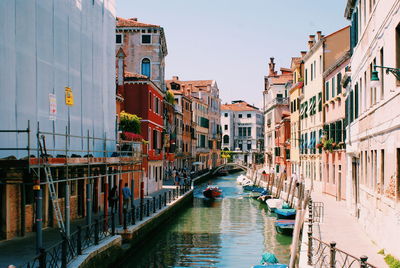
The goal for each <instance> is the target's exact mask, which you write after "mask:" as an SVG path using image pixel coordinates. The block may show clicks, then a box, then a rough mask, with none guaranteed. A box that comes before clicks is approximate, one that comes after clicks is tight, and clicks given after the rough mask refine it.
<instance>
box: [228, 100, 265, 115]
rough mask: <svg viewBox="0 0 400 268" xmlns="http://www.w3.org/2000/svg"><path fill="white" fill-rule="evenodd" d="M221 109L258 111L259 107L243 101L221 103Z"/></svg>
mask: <svg viewBox="0 0 400 268" xmlns="http://www.w3.org/2000/svg"><path fill="white" fill-rule="evenodd" d="M221 110H230V111H238V112H239V111H259V109H258V108H257V107H255V106H253V105H250V104H248V103H247V102H245V101H242V102H236V103H232V104H223V105H221Z"/></svg>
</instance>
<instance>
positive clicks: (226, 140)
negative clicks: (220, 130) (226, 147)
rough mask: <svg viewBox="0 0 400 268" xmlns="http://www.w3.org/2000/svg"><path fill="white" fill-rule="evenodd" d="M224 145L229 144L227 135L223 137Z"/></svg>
mask: <svg viewBox="0 0 400 268" xmlns="http://www.w3.org/2000/svg"><path fill="white" fill-rule="evenodd" d="M224 143H229V136H228V135H224Z"/></svg>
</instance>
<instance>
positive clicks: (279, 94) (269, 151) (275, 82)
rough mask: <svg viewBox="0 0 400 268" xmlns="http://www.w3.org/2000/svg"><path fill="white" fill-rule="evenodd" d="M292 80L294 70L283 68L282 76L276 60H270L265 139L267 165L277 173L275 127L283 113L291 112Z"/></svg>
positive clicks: (265, 83)
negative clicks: (278, 70)
mask: <svg viewBox="0 0 400 268" xmlns="http://www.w3.org/2000/svg"><path fill="white" fill-rule="evenodd" d="M291 80H292V70H291V69H287V68H281V74H278V72H277V71H275V62H274V58H270V63H269V74H268V76H265V77H264V87H265V88H264V92H263V103H264V104H263V105H264V122H265V124H264V138H265V142H264V144H265V165H266V167H267V168H268V169H269V170H271V171H273V172H277V169H279V168H278V167H277V166H276V163H275V155H274V152H275V151H274V150H275V139H276V136H275V127H276V124H277V123H280V122H281V120H282V115H283V113H284V112H285V113H288V112H289V98H288V97H289V95H288V90H287V88H286V83H287V82H289V81H291Z"/></svg>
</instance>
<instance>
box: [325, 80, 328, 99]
mask: <svg viewBox="0 0 400 268" xmlns="http://www.w3.org/2000/svg"><path fill="white" fill-rule="evenodd" d="M328 100H329V81H327V82H326V83H325V101H328Z"/></svg>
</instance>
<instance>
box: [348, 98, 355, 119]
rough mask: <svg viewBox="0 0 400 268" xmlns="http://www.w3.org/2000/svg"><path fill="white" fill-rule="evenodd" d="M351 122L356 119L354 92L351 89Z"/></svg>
mask: <svg viewBox="0 0 400 268" xmlns="http://www.w3.org/2000/svg"><path fill="white" fill-rule="evenodd" d="M349 111H350V113H349V122H350V123H351V122H353V121H354V92H353V91H350V101H349Z"/></svg>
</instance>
